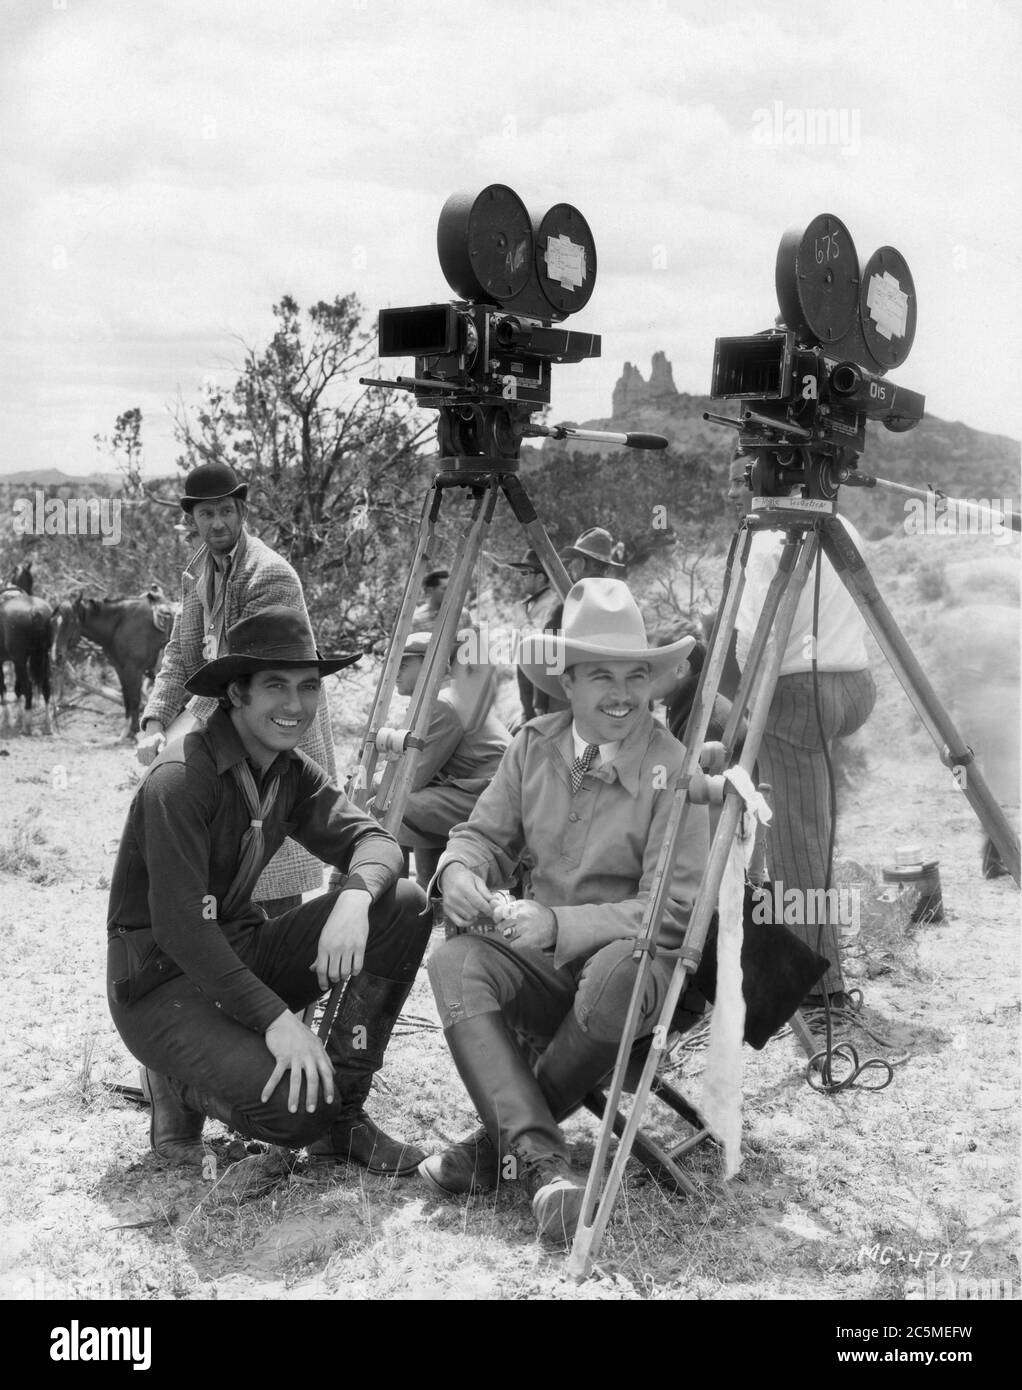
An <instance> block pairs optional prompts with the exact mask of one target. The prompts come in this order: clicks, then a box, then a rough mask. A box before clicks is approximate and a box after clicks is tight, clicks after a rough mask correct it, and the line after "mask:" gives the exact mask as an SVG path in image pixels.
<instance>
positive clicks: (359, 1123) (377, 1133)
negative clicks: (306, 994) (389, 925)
mask: <svg viewBox="0 0 1022 1390" xmlns="http://www.w3.org/2000/svg"><path fill="white" fill-rule="evenodd" d="M412 983H413V982H412V981H411V980H385V979H382V978H380V977H379V976H377V975H370V974H368V973H367V972H366V971H364V970H363V971H362V973H361V974H360V975H355V976H354V977H353V978H352V979H350V980H349V981H348V984H347V987H346V988H345V991H344V995H343V997H342V998H341V1003H340V1006H339V1008H338V1010H337V1017H336V1018H335V1019H334V1023H333V1027H332V1028H331V1029H330V1036H329V1038H328V1039H327V1045H326V1050H327V1056H328V1057H329V1058H330V1061H331V1063H332V1064H333V1068H334V1086H335V1089H336V1091H337V1093H338V1095H339V1096H340V1099H341V1102H342V1113H341V1115H340V1117H339V1118H338V1119H336V1120H334V1122H333V1124H332V1125H331V1126H330V1129H329V1131H328V1132H327V1134H325V1135H324V1136H323V1138H322V1139H317V1140H316V1142H315V1143H314V1144H310V1145H309V1149H308V1153H309V1157H310V1158H314V1159H317V1160H320V1161H334V1162H349V1163H358V1164H359V1165H360V1166H361V1167H363V1168H366V1169H368V1171H369V1172H370V1173H383V1174H388V1175H390V1176H402V1175H404V1174H406V1173H413V1172H414V1171H415V1169H416V1168H417V1167H418V1166H419V1164H420V1163H421V1162H422V1161H423V1159H424V1158H425V1157H426V1155H425V1153H424V1152H423V1150H422V1149H418V1148H416V1147H415V1146H414V1145H412V1144H405V1143H404V1142H403V1141H402V1140H400V1139H392V1138H391V1137H390V1135H389V1134H385V1133H384V1132H383V1130H382V1129H380V1128H379V1126H378V1125H376V1124H375V1123H374V1122H373V1120H372V1119H370V1117H369V1116H368V1115H367V1114H366V1113H365V1109H364V1106H365V1103H366V1100H367V1099H368V1096H369V1088H370V1087H371V1086H372V1082H373V1075H374V1073H375V1072H377V1071H379V1069H380V1067H381V1066H382V1065H383V1055H384V1053H385V1052H386V1050H387V1043H388V1042H389V1041H390V1035H391V1032H392V1031H393V1028H394V1024H395V1023H396V1022H397V1018H398V1015H399V1014H400V1012H401V1009H402V1006H403V1005H404V1002H405V1000H406V999H407V998H408V994H409V991H410V990H411V987H412Z"/></svg>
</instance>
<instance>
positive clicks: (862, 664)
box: [735, 516, 869, 676]
mask: <svg viewBox="0 0 1022 1390" xmlns="http://www.w3.org/2000/svg"><path fill="white" fill-rule="evenodd" d="M838 521H839V522H840V523H841V525H842V526H843V527H844V528H845V530H846V531H847V532H848V534H849V536H850V537H851V539H852V541H853V542H854V543H855V546H856V549H857V550H858V551H859V552H860V554H861V552H862V537H861V536H860V535H859V533H858V531H857V530H856V529H855V527H854V526H853V525H852V524H851V522H850V521H848V520H847V518H846V517H843V516H839V517H838ZM784 544H785V536H784V533H783V532H782V531H756V532H754V533H753V536H752V542H751V544H750V546H749V558H748V562H747V565H746V570H745V588H744V589H743V590H742V599H741V603H740V604H739V605H738V613H737V615H736V617H735V627H736V631H737V636H736V638H735V655H736V657H737V658H738V665H739V666H740V667H741V669H742V670H743V671H744V670H745V667H746V664H747V662H748V659H749V647H750V645H751V643H752V638H753V634H754V633H755V631H756V623H757V622H758V621H759V615H760V613H761V612H762V611H763V604H764V603H765V602H766V596H767V590H768V589H769V587H770V582H771V580H772V579H773V577H774V575H775V574H776V573H777V562H778V561H779V560H780V558H781V551H782V550H783V549H784ZM820 564H821V571H820V630H819V632H818V634H817V642H816V652H817V666H818V668H819V670H821V671H861V670H863V669H864V668H866V667H868V666H869V655H868V653H867V651H866V620H865V619H864V618H863V616H862V614H861V613H860V612H859V609H858V607H857V605H856V603H855V600H854V599H853V598H852V596H851V594H850V593H849V592H848V590H847V589H846V588H845V586H844V583H843V582H842V580H841V579H839V578H838V575H837V572H836V571H835V569H834V566H833V565H832V564H831V563H830V561H829V560H828V559H827V557H826V556H825V555H821V556H820ZM815 588H816V575H815V567H814V569H813V570H810V572H809V576H808V578H807V580H806V586H805V588H804V589H803V590H802V593H801V594H800V595H799V600H798V606H797V608H796V609H795V617H794V620H793V622H792V624H791V632H790V633H789V634H788V641H787V645H786V646H785V649H784V658H783V660H782V662H781V670H780V674H781V675H782V676H793V675H797V674H798V673H799V672H802V671H811V670H812V669H813V643H812V634H813V606H814V591H815Z"/></svg>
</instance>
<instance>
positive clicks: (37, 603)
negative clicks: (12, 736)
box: [0, 588, 53, 733]
mask: <svg viewBox="0 0 1022 1390" xmlns="http://www.w3.org/2000/svg"><path fill="white" fill-rule="evenodd" d="M52 617H53V609H52V608H51V607H50V605H49V604H48V603H45V602H44V601H43V600H42V599H41V598H32V597H31V596H30V595H28V594H26V593H25V592H24V590H22V589H17V588H10V589H4V590H3V591H2V592H0V706H2V707H3V726H4V728H5V729H6V728H9V726H10V721H9V718H8V714H7V688H6V686H5V684H4V662H5V661H9V662H11V663H12V665H13V666H14V697H15V700H16V701H18V723H19V725H20V726H21V727H22V728H23V729H24V727H25V716H26V715H27V717H28V727H29V731H31V724H32V696H33V693H34V692H35V691H36V690H38V692H39V693H40V695H42V697H43V709H44V718H45V731H46V732H47V733H49V732H50V731H51V728H52V726H51V723H50V620H51V619H52Z"/></svg>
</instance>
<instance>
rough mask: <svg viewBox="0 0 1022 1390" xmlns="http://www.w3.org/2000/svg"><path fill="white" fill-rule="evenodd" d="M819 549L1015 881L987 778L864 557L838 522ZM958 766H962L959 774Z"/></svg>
mask: <svg viewBox="0 0 1022 1390" xmlns="http://www.w3.org/2000/svg"><path fill="white" fill-rule="evenodd" d="M823 547H824V551H825V553H826V555H827V557H828V559H829V560H830V561H831V563H832V564H833V566H834V568H835V570H837V572H838V574H839V575H840V576H841V579H842V580H843V582H844V585H845V587H846V588H847V590H848V592H849V593H850V594H851V596H852V598H853V599H854V600H855V602H856V604H857V605H858V607H859V609H860V611H861V613H862V616H863V617H864V618H865V620H866V622H867V624H868V625H869V629H870V631H871V632H872V633H873V636H874V637H875V638H876V640H877V644H878V646H879V647H880V650H881V651H882V652H883V654H884V656H886V658H887V660H888V662H889V664H890V666H891V669H892V670H893V671H894V674H895V675H896V676H897V677H898V680H899V681H900V682H901V684H902V686H903V688H904V690H905V693H906V695H907V696H908V698H909V699H910V700H911V702H912V704H913V706H914V708H915V710H916V713H917V714H918V715H919V718H920V719H921V720H922V722H923V725H924V726H925V728H926V730H927V732H928V733H929V735H930V737H931V738H932V739H933V741H934V743H935V744H936V745H937V749H938V751H939V753H940V756H941V760H942V761H943V762H944V763H945V764H946V765H947V766H948V767H949V768H950V769H951V770H952V773H953V775H954V777H955V781H956V782H957V784H958V786H959V787H960V788H961V790H962V791H964V792H965V795H966V797H967V798H968V801H969V804H970V805H971V806H972V809H973V810H974V811H975V812H976V815H977V817H978V818H979V821H980V824H981V825H982V826H983V829H984V830H985V831H986V833H987V834H988V835H989V836H990V839H991V840H992V841H993V842H994V845H995V847H996V849H997V852H998V854H999V855H1000V856H1001V860H1002V861H1003V863H1004V865H1005V866H1006V868H1007V869H1008V870H1009V872H1010V873H1011V876H1012V878H1013V879H1014V880H1015V882H1016V883H1020V876H1019V842H1018V837H1017V836H1016V835H1015V834H1014V832H1013V831H1012V828H1011V825H1010V824H1009V822H1008V818H1007V816H1006V815H1005V814H1004V812H1003V811H1002V810H1001V807H1000V806H999V805H998V803H997V801H996V800H995V799H994V796H993V793H992V792H991V791H990V788H989V787H988V786H987V784H986V780H985V779H984V777H983V774H982V773H981V772H980V770H979V768H978V767H977V766H976V764H975V762H974V760H973V754H972V749H971V748H969V746H968V745H967V744H966V742H965V740H964V739H963V738H962V736H961V734H960V733H959V732H958V730H957V729H956V728H955V726H954V724H953V723H952V721H951V718H950V716H949V715H948V713H947V711H946V710H945V709H944V706H943V705H942V704H941V703H940V701H939V700H938V699H937V696H936V693H935V692H934V689H933V687H932V686H931V685H930V682H929V681H928V680H927V678H926V676H925V674H924V672H923V668H922V667H921V666H920V665H919V662H918V661H917V660H916V658H915V656H914V655H913V652H912V649H911V648H910V647H909V645H908V643H907V642H906V640H905V637H904V635H903V634H902V632H901V629H900V628H899V627H898V625H897V623H896V622H895V621H894V618H893V616H892V614H891V611H890V609H889V608H888V607H887V605H886V603H884V601H883V599H882V598H881V596H880V591H879V589H878V588H877V586H876V581H875V580H874V578H873V576H872V574H871V573H870V571H869V567H868V566H867V564H866V561H865V560H864V559H863V558H862V556H861V555H860V554H859V551H858V549H857V548H856V546H855V545H854V544H853V542H852V540H851V538H850V537H849V536H848V534H847V532H846V531H845V530H844V528H843V527H842V526H841V524H840V522H837V521H836V520H828V521H827V523H826V524H825V525H824V528H823ZM959 769H960V770H961V771H960V772H959Z"/></svg>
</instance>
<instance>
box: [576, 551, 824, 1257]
mask: <svg viewBox="0 0 1022 1390" xmlns="http://www.w3.org/2000/svg"><path fill="white" fill-rule="evenodd" d="M817 548H818V537H817V535H816V533H815V531H814V532H809V533H806V534H803V535H802V536H801V538H800V540H799V541H798V542H795V541H791V542H789V544H788V545H787V547H786V548H785V551H784V553H783V556H782V562H781V564H780V565H779V567H778V571H777V574H776V575H775V576H774V580H773V582H772V583H771V586H770V589H769V591H768V597H767V601H766V603H765V604H764V607H763V611H762V613H761V614H760V617H759V621H758V623H757V627H756V632H755V634H754V637H753V641H752V646H751V649H750V656H749V664H748V666H747V669H746V673H745V677H744V678H743V682H742V688H743V690H745V691H747V697H748V698H749V699H750V700H751V705H750V710H749V720H748V732H747V733H746V736H745V743H744V745H743V747H742V756H741V759H740V761H739V764H738V765H739V767H740V768H742V769H743V770H744V771H745V772H747V773H751V771H752V768H753V766H754V764H755V761H756V755H757V753H758V751H759V745H760V742H761V740H762V737H763V729H764V726H765V724H766V720H767V714H768V711H769V709H770V704H771V701H772V700H773V695H774V689H775V687H776V685H777V677H778V673H779V671H780V668H781V662H782V660H783V657H784V650H785V646H786V644H787V641H788V634H789V633H790V631H791V627H792V623H793V622H794V618H795V610H796V608H797V606H798V601H799V599H800V597H801V594H802V590H803V588H804V586H805V582H806V578H807V576H808V574H809V571H810V568H811V566H812V564H813V561H814V559H815V557H816V551H817ZM747 554H748V548H747V547H746V549H745V550H744V551H743V554H742V564H743V568H744V563H745V559H746V557H747ZM732 556H733V552H732ZM730 577H731V576H730V573H729V579H730ZM743 579H744V576H743ZM740 590H741V582H739V584H738V585H737V586H736V592H735V595H734V596H732V594H731V592H730V585H729V586H728V591H727V592H726V594H725V604H724V606H725V609H726V611H727V613H728V615H729V622H728V624H727V626H725V625H723V624H718V627H717V628H716V629H715V631H714V639H715V640H714V641H713V642H712V643H711V651H710V652H709V653H708V654H707V659H706V663H705V665H704V675H706V674H708V673H709V672H716V682H719V675H720V671H721V670H722V669H723V657H722V655H721V654H722V653H723V652H726V650H727V646H728V644H729V642H730V640H731V629H732V628H733V626H734V618H735V616H736V615H737V602H738V598H739V597H740ZM716 682H714V683H713V684H708V683H707V682H705V681H704V682H701V685H700V688H699V690H697V692H696V704H695V708H694V710H693V715H692V719H691V720H690V725H692V726H694V728H693V729H692V738H693V742H692V744H691V745H690V746H689V747H688V748H687V750H686V757H685V762H684V765H683V768H682V775H681V785H680V787H679V789H678V791H677V792H676V793H675V800H674V804H673V806H672V808H671V814H670V817H669V818H668V822H667V828H666V830H665V832H664V840H663V844H662V845H661V847H660V856H659V858H658V861H657V867H656V872H655V874H654V879H653V891H652V892H651V894H650V899H649V902H648V904H647V906H646V912H645V915H644V917H643V923H642V928H641V930H640V935H639V938H638V940H637V944H636V956H639V955H640V954H645V958H646V960H647V961H648V960H649V959H650V958H651V957H652V955H653V954H655V951H656V937H657V932H658V931H659V926H660V921H661V919H662V916H663V910H664V905H665V900H666V895H667V886H668V874H669V868H670V865H671V864H673V862H674V855H675V849H676V844H677V838H678V835H679V833H680V829H681V825H682V821H683V817H684V812H685V805H686V800H687V795H688V790H687V789H688V785H689V781H690V779H691V776H692V774H693V772H694V771H695V770H696V768H697V767H698V758H699V751H700V746H701V741H702V739H703V738H704V737H705V735H706V728H707V725H708V722H709V712H710V710H711V709H712V707H713V701H714V698H715V696H716V694H717V690H716ZM735 703H736V705H738V706H740V705H741V704H744V699H743V696H742V691H740V692H739V695H738V697H737V698H736V701H735ZM696 739H698V740H699V743H696V742H695V740H696ZM741 811H742V802H741V799H740V797H738V796H737V795H730V796H727V797H726V798H725V800H724V809H723V811H722V813H721V817H720V822H719V824H718V826H717V831H716V834H715V835H714V837H713V844H712V845H711V847H710V854H709V858H708V860H707V865H706V871H705V873H704V874H703V878H702V882H701V883H700V885H699V892H698V894H697V896H696V901H695V904H694V906H693V908H692V915H691V918H690V919H689V925H688V929H687V931H686V933H685V941H684V944H683V946H682V949H681V952H680V954H679V959H678V962H677V964H676V966H675V969H674V974H673V975H672V977H671V984H670V987H669V989H668V993H667V998H666V999H665V1001H664V1006H663V1010H662V1011H661V1014H660V1022H659V1024H658V1026H657V1028H656V1029H655V1030H654V1034H653V1038H654V1041H653V1045H652V1046H651V1047H650V1051H649V1056H648V1057H647V1059H646V1065H645V1066H644V1067H643V1071H642V1076H641V1078H640V1081H639V1085H638V1086H637V1087H636V1089H635V1092H634V1097H633V1100H632V1109H631V1113H630V1115H629V1118H628V1123H627V1124H626V1126H625V1129H624V1133H623V1134H622V1135H621V1139H620V1142H619V1144H618V1150H617V1154H616V1155H615V1158H614V1163H613V1166H612V1168H611V1171H610V1173H609V1175H608V1177H607V1182H606V1186H605V1187H604V1188H603V1191H602V1195H601V1192H600V1188H601V1183H602V1178H603V1172H604V1168H605V1166H606V1162H607V1157H608V1154H609V1152H610V1144H611V1139H612V1136H613V1117H614V1116H615V1115H616V1113H617V1109H618V1105H619V1103H620V1099H621V1095H622V1092H623V1090H624V1078H625V1073H626V1071H627V1069H628V1062H629V1059H630V1056H631V1050H632V1046H633V1044H634V1042H635V1035H636V1032H637V1029H638V1023H639V1017H640V1011H641V1000H642V993H641V991H643V990H644V988H645V981H646V976H647V973H648V966H646V967H645V968H643V967H642V966H640V969H639V971H638V972H637V975H636V981H635V988H634V990H633V992H632V999H631V1002H630V1004H629V1008H628V1015H627V1017H626V1020H625V1029H624V1033H623V1035H622V1038H621V1046H620V1049H619V1051H618V1060H617V1064H616V1065H615V1068H614V1075H613V1076H612V1078H611V1082H610V1086H609V1088H608V1091H607V1114H606V1116H605V1118H604V1122H603V1124H602V1126H601V1128H600V1134H599V1138H598V1141H597V1145H596V1151H595V1153H594V1155H593V1161H592V1164H591V1166H590V1169H589V1179H588V1182H587V1184H586V1190H585V1195H584V1197H583V1201H582V1212H581V1215H580V1216H579V1221H578V1227H577V1229H576V1234H575V1241H574V1244H573V1246H572V1252H571V1259H570V1261H569V1269H570V1271H571V1273H572V1275H573V1277H574V1278H576V1279H578V1280H581V1279H584V1278H585V1277H586V1275H587V1274H588V1273H589V1271H590V1269H591V1268H592V1262H593V1260H594V1259H595V1256H596V1252H597V1251H598V1249H599V1245H600V1242H601V1240H602V1239H603V1232H604V1231H605V1229H606V1227H607V1223H608V1221H609V1220H610V1215H611V1212H612V1210H613V1207H614V1202H615V1200H616V1197H617V1193H618V1189H619V1187H620V1185H621V1182H622V1180H623V1177H624V1170H625V1164H626V1163H627V1161H628V1156H629V1153H630V1151H631V1145H632V1141H633V1139H634V1137H635V1134H636V1132H637V1130H638V1128H639V1126H640V1124H641V1123H642V1116H643V1112H644V1110H645V1107H646V1102H647V1099H648V1097H649V1091H650V1087H651V1085H652V1083H653V1078H654V1076H655V1074H656V1065H657V1056H658V1042H659V1046H660V1047H662V1046H663V1042H664V1041H665V1040H666V1038H667V1035H668V1032H669V1031H670V1022H671V1018H672V1017H673V1014H674V1009H675V1007H676V1006H677V1002H678V999H679V998H680V996H681V990H682V987H683V985H684V982H685V980H686V978H687V975H688V974H689V973H690V972H691V973H694V971H695V969H696V968H697V967H698V965H699V961H700V959H701V957H702V951H703V945H704V942H705V940H706V933H707V930H708V928H709V924H710V918H711V916H712V915H713V910H714V908H715V907H716V904H717V897H718V894H719V892H720V884H721V880H722V879H723V876H724V870H725V868H726V866H727V860H728V855H729V853H730V850H731V842H732V840H733V839H734V836H735V831H736V830H737V828H738V820H739V816H740V815H741Z"/></svg>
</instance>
